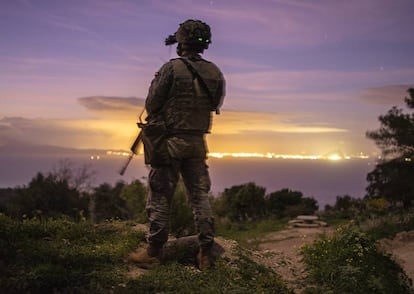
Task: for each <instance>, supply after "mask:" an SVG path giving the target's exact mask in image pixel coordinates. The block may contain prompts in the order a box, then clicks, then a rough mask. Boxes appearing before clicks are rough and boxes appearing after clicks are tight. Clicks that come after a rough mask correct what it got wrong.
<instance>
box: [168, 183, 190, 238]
mask: <svg viewBox="0 0 414 294" xmlns="http://www.w3.org/2000/svg"><path fill="white" fill-rule="evenodd" d="M170 232H171V234H172V235H174V236H175V237H177V238H178V237H183V236H188V235H191V234H195V233H196V229H195V224H194V216H193V212H192V210H191V208H190V205H189V204H188V200H187V194H186V190H185V186H184V182H183V181H182V179H180V180H179V181H178V183H177V188H176V190H175V193H174V196H173V198H172V201H171V215H170Z"/></svg>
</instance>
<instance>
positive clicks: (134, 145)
mask: <svg viewBox="0 0 414 294" xmlns="http://www.w3.org/2000/svg"><path fill="white" fill-rule="evenodd" d="M144 111H145V108H144V109H143V110H142V112H141V114H140V115H139V122H137V125H138V127H139V128H141V126H142V125H143V123H142V119H141V117H142V114H143V113H144ZM141 142H142V128H141V129H140V131H139V133H138V136H137V138H136V139H135V141H134V143H132V145H131V148H129V150H131V153H130V154H129V156H128V158H127V160H126V162H125V164H124V165H123V166H122V167H121V169H120V171H119V174H120V175H121V176H123V175H124V173H125V171H126V169H127V168H128V165H129V163H130V162H131V160H132V158H134V156H135V155H137V154H138V146H139V144H140V143H141Z"/></svg>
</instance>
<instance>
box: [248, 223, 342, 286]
mask: <svg viewBox="0 0 414 294" xmlns="http://www.w3.org/2000/svg"><path fill="white" fill-rule="evenodd" d="M333 231H334V229H333V228H329V227H326V228H322V227H321V228H291V229H286V230H282V231H278V232H274V233H270V234H268V235H266V236H265V238H263V239H262V240H261V242H260V244H259V245H258V249H257V253H256V254H253V259H255V261H256V262H258V263H261V264H263V265H265V266H267V267H270V268H272V269H273V270H275V272H277V273H278V274H279V275H281V277H282V278H283V279H284V280H285V281H286V282H287V283H288V285H289V287H290V288H292V289H294V290H295V292H298V293H299V292H300V289H302V287H303V282H304V279H305V277H306V272H305V266H304V263H303V261H302V257H301V255H300V253H299V251H300V249H301V247H302V246H303V245H305V244H310V243H312V242H313V241H314V240H315V239H316V238H317V237H319V236H320V235H321V234H323V233H326V234H329V233H331V232H333Z"/></svg>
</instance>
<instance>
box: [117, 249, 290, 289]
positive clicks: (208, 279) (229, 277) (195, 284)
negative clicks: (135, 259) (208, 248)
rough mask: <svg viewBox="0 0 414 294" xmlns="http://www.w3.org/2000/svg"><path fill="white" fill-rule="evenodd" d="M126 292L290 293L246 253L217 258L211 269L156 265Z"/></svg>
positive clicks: (279, 281)
mask: <svg viewBox="0 0 414 294" xmlns="http://www.w3.org/2000/svg"><path fill="white" fill-rule="evenodd" d="M125 291H126V292H127V293H206V294H207V293H240V294H243V293H246V294H249V293H252V292H254V293H269V294H270V293H280V294H284V293H293V292H292V291H290V290H289V289H288V288H287V287H286V285H284V283H283V281H281V280H280V278H278V276H277V275H276V274H275V273H274V272H272V271H270V270H269V269H267V268H265V267H263V266H260V265H258V264H256V263H254V262H253V261H251V260H249V259H248V258H246V257H245V256H243V255H241V256H240V258H239V259H238V260H236V261H234V263H229V262H227V261H225V260H220V261H219V262H218V263H217V264H216V267H215V269H214V270H210V271H206V272H199V271H195V270H194V269H192V268H188V267H184V266H182V265H178V264H170V265H166V266H162V267H159V268H156V269H155V270H154V271H151V272H150V273H148V274H147V275H144V276H141V277H140V278H138V279H137V280H133V281H130V282H129V283H128V284H127V285H126V288H125ZM120 293H123V292H120Z"/></svg>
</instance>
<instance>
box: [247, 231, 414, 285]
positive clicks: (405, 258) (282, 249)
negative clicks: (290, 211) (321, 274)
mask: <svg viewBox="0 0 414 294" xmlns="http://www.w3.org/2000/svg"><path fill="white" fill-rule="evenodd" d="M333 230H334V229H333V228H330V227H322V228H291V229H286V230H283V231H279V232H275V233H270V234H268V235H267V236H266V237H265V238H263V239H262V240H261V242H260V244H259V246H258V250H257V253H256V254H253V256H255V258H254V259H255V260H256V261H257V262H260V263H262V264H264V265H266V266H269V267H271V268H272V269H274V270H275V271H276V272H277V273H278V274H280V275H281V276H282V277H283V279H284V280H285V281H286V282H287V283H288V284H289V286H290V287H292V289H294V290H296V291H297V292H300V291H299V290H300V289H301V288H302V281H303V279H304V278H305V277H306V271H305V267H304V264H303V262H302V258H301V255H300V254H299V249H300V248H301V247H302V246H303V245H304V244H309V243H312V242H313V241H314V240H315V239H316V238H317V237H318V236H319V235H320V234H322V233H326V234H330V233H332V232H333ZM379 244H380V248H381V249H382V250H384V251H385V252H387V253H389V254H391V255H392V256H393V258H394V259H395V260H396V261H397V262H398V263H399V264H400V265H401V267H402V268H403V269H404V270H405V272H406V273H407V275H408V276H409V277H410V278H411V279H412V280H413V281H414V231H410V232H401V233H399V234H397V236H396V237H395V238H394V239H393V240H390V239H384V240H381V241H380V243H379Z"/></svg>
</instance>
